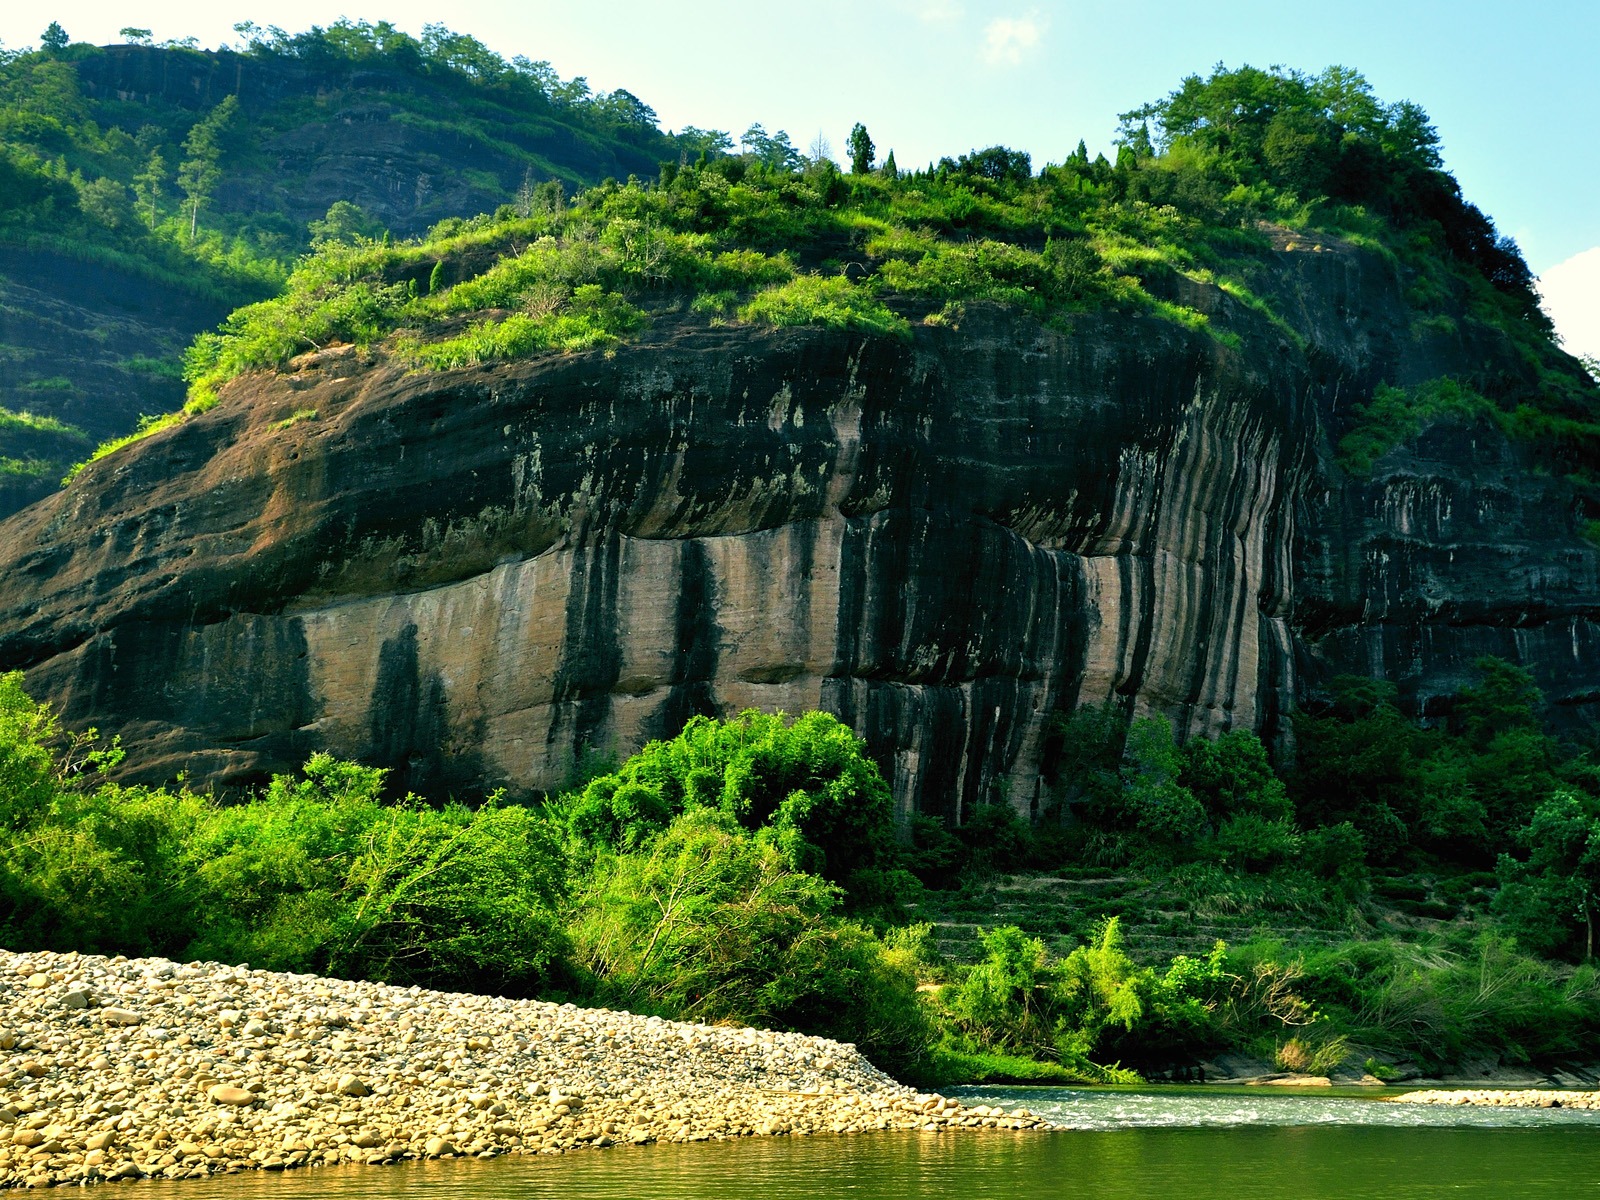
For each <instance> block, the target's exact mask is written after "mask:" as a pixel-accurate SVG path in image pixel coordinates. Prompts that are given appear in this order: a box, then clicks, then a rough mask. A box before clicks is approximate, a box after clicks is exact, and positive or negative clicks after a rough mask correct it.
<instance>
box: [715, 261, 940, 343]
mask: <svg viewBox="0 0 1600 1200" xmlns="http://www.w3.org/2000/svg"><path fill="white" fill-rule="evenodd" d="M739 318H740V319H741V320H744V321H760V322H763V323H765V324H767V325H774V326H780V327H781V326H787V325H823V326H827V327H828V328H832V329H858V330H862V331H863V332H866V333H876V334H881V335H884V336H888V337H897V338H909V337H910V336H911V325H910V323H909V322H908V321H907V320H906V319H905V318H904V317H901V316H898V315H896V314H895V313H892V312H890V311H889V309H888V308H887V307H886V306H885V305H884V304H883V302H882V301H880V300H878V299H877V298H876V297H874V296H873V295H872V294H871V293H870V292H869V291H867V290H866V289H865V288H862V287H858V286H857V285H855V284H853V283H851V282H850V281H849V280H848V279H846V278H845V277H844V276H842V275H833V276H822V275H799V276H796V277H795V278H794V279H792V280H791V281H789V282H788V283H785V284H780V285H779V286H777V287H774V288H769V289H767V290H766V291H764V292H761V293H759V294H758V295H757V296H756V297H755V299H753V300H751V301H750V303H748V304H746V305H745V306H744V307H743V308H741V309H740V310H739Z"/></svg>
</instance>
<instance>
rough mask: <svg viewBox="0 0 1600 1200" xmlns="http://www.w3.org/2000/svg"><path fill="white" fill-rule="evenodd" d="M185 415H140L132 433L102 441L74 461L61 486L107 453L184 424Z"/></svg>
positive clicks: (176, 413)
mask: <svg viewBox="0 0 1600 1200" xmlns="http://www.w3.org/2000/svg"><path fill="white" fill-rule="evenodd" d="M184 416H185V414H184V413H181V412H173V413H164V414H162V415H160V416H143V417H140V418H139V425H138V428H136V429H135V430H134V431H133V432H132V433H125V434H123V435H122V436H121V437H118V438H112V439H111V440H110V441H106V442H101V443H100V445H98V446H97V447H95V451H94V453H93V454H91V455H89V457H88V458H87V459H85V460H84V461H83V462H80V463H74V464H73V465H72V467H71V468H70V469H69V470H68V471H67V473H66V474H65V475H64V476H62V479H61V486H62V487H66V486H67V485H68V484H70V483H71V482H72V481H73V480H74V479H76V478H77V477H78V476H79V475H80V474H81V473H82V472H83V469H84V468H85V467H87V466H88V465H89V464H90V463H96V462H99V461H100V460H101V459H102V458H105V457H106V455H108V454H115V453H116V452H117V451H118V450H121V449H122V448H123V447H124V446H131V445H133V443H135V442H138V441H143V440H144V439H145V438H147V437H149V436H150V435H151V434H156V433H160V432H161V431H162V430H163V429H171V428H172V427H173V426H174V425H180V424H182V423H183V420H184Z"/></svg>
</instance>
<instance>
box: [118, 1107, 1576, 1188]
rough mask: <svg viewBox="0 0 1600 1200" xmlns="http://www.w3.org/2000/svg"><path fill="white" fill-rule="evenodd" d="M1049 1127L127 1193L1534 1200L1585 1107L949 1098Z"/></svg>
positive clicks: (599, 1154) (1549, 1183) (639, 1152)
mask: <svg viewBox="0 0 1600 1200" xmlns="http://www.w3.org/2000/svg"><path fill="white" fill-rule="evenodd" d="M957 1094H959V1095H960V1096H961V1098H962V1100H963V1101H964V1102H966V1103H969V1104H980V1103H1003V1104H1005V1105H1007V1106H1008V1107H1014V1106H1016V1105H1018V1104H1025V1105H1026V1106H1027V1107H1029V1108H1031V1109H1032V1110H1033V1111H1034V1112H1036V1113H1039V1114H1041V1115H1044V1116H1048V1117H1050V1118H1051V1119H1052V1120H1054V1121H1057V1122H1058V1123H1061V1124H1066V1125H1070V1126H1072V1127H1073V1128H1072V1129H1071V1130H1070V1131H1068V1132H1062V1133H1044V1134H1040V1133H1023V1134H1010V1133H995V1132H992V1131H985V1132H960V1133H943V1134H858V1135H854V1136H849V1137H810V1138H788V1137H779V1138H751V1139H747V1140H741V1141H736V1142H706V1143H699V1144H690V1145H652V1146H643V1147H629V1148H620V1149H615V1150H610V1151H586V1152H582V1153H577V1154H567V1155H562V1156H559V1157H556V1156H550V1157H533V1158H522V1157H517V1156H512V1157H506V1158H499V1159H495V1160H492V1161H484V1162H479V1161H475V1160H467V1161H443V1162H426V1163H409V1164H404V1165H399V1166H393V1167H388V1168H377V1167H360V1166H352V1167H338V1168H322V1169H318V1170H311V1171H294V1172H288V1173H286V1174H283V1175H276V1174H273V1175H267V1174H247V1175H235V1176H225V1177H218V1178H215V1179H211V1180H201V1181H195V1182H180V1183H167V1182H159V1183H146V1184H140V1185H137V1187H136V1189H135V1191H134V1192H133V1193H131V1194H132V1195H134V1196H136V1197H137V1198H139V1200H401V1198H402V1197H403V1198H404V1200H543V1198H545V1197H549V1198H551V1200H723V1198H727V1200H733V1198H736V1197H737V1198H744V1197H750V1198H753V1200H825V1198H827V1197H833V1196H845V1197H862V1198H864V1200H923V1198H930V1200H931V1198H933V1197H941V1198H943V1197H951V1198H956V1200H1033V1198H1036V1197H1037V1198H1040V1200H1043V1198H1046V1197H1051V1198H1053V1197H1063V1198H1066V1197H1071V1198H1073V1200H1113V1198H1114V1200H1144V1198H1146V1197H1149V1198H1151V1200H1155V1198H1159V1200H1213V1198H1226V1200H1278V1198H1280V1197H1281V1198H1284V1200H1288V1198H1290V1197H1293V1198H1294V1200H1334V1198H1338V1200H1363V1198H1366V1197H1372V1198H1374V1200H1376V1198H1378V1197H1384V1198H1385V1200H1395V1198H1401V1200H1428V1198H1432V1197H1441V1198H1443V1197H1450V1198H1451V1200H1466V1198H1477V1197H1484V1198H1491V1197H1492V1198H1493V1200H1539V1198H1542V1197H1557V1196H1559V1197H1562V1198H1563V1200H1570V1198H1571V1197H1573V1196H1574V1195H1580V1194H1581V1195H1588V1194H1591V1193H1592V1192H1593V1191H1594V1190H1595V1188H1596V1186H1597V1180H1600V1113H1591V1112H1577V1111H1574V1110H1571V1109H1494V1108H1464V1107H1460V1108H1458V1107H1443V1108H1441V1107H1434V1106H1423V1105H1393V1104H1385V1103H1382V1102H1381V1101H1379V1100H1377V1099H1374V1098H1373V1096H1372V1094H1371V1093H1370V1092H1364V1093H1359V1094H1351V1093H1338V1092H1330V1091H1328V1090H1327V1089H1323V1090H1321V1091H1319V1092H1316V1093H1312V1094H1280V1093H1276V1092H1270V1091H1263V1090H1261V1089H1254V1088H1251V1089H1245V1088H1239V1089H1224V1088H1204V1089H1201V1088H1163V1089H1159V1090H1135V1089H1115V1088H1105V1089H1067V1088H1001V1089H959V1090H958V1093H957Z"/></svg>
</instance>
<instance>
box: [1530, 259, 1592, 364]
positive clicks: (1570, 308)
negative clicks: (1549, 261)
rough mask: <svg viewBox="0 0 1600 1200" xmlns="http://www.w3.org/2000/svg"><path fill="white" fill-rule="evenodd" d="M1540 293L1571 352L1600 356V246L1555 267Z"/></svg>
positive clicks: (1542, 278) (1542, 282) (1543, 279)
mask: <svg viewBox="0 0 1600 1200" xmlns="http://www.w3.org/2000/svg"><path fill="white" fill-rule="evenodd" d="M1539 294H1540V295H1541V296H1542V297H1543V298H1544V310H1545V312H1547V313H1549V314H1550V319H1551V320H1552V321H1554V322H1555V325H1556V332H1557V333H1559V334H1560V335H1561V344H1562V346H1563V347H1565V349H1566V351H1567V353H1568V354H1588V355H1593V356H1595V357H1597V358H1600V246H1596V247H1594V248H1593V249H1592V250H1585V251H1583V253H1581V254H1575V255H1573V256H1572V257H1571V258H1569V259H1567V261H1566V262H1563V263H1557V264H1556V265H1555V266H1553V267H1551V268H1550V269H1549V270H1548V271H1546V272H1545V273H1544V274H1543V275H1541V276H1540V277H1539Z"/></svg>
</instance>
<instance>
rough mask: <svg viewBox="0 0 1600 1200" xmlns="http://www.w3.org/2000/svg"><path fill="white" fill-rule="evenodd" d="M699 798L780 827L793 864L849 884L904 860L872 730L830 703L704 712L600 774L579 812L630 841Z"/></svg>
mask: <svg viewBox="0 0 1600 1200" xmlns="http://www.w3.org/2000/svg"><path fill="white" fill-rule="evenodd" d="M699 808H714V809H717V810H719V811H721V812H723V813H725V814H726V815H727V816H729V817H731V818H732V819H733V820H735V821H737V822H738V823H739V824H740V825H741V826H742V827H743V828H745V829H748V830H751V831H757V830H765V831H769V832H770V835H771V838H772V842H773V845H774V846H775V847H776V848H777V850H778V851H779V852H780V853H782V854H783V855H784V856H785V859H786V860H787V861H788V862H789V863H790V865H791V866H792V867H794V868H795V869H797V870H801V871H808V872H812V873H814V874H818V875H821V876H823V877H824V878H826V879H828V880H830V881H832V882H834V883H836V884H840V885H843V886H844V887H846V888H847V889H848V890H850V891H855V890H857V888H858V887H859V886H861V885H863V884H868V885H871V884H874V883H876V882H877V881H876V880H875V879H874V878H873V873H874V872H878V871H882V870H884V869H886V868H890V867H892V866H893V865H894V857H895V856H894V853H893V847H894V810H893V802H892V800H891V798H890V795H889V788H888V785H887V784H885V783H884V781H883V777H882V776H881V775H880V774H879V773H878V768H877V765H876V764H875V763H874V762H873V761H872V760H871V759H870V758H868V757H867V755H866V751H865V747H864V746H863V744H862V742H861V739H860V738H858V737H856V735H855V734H854V733H853V732H852V731H851V730H850V728H849V727H848V726H845V725H842V724H840V723H839V721H838V720H837V719H836V718H834V717H832V716H829V715H828V714H826V713H819V712H812V713H807V714H805V715H804V716H801V717H798V718H796V719H794V720H793V721H790V720H788V719H787V718H785V717H784V716H783V714H781V713H780V714H773V715H769V714H765V713H759V712H755V711H753V710H752V711H749V712H744V713H741V714H740V715H739V716H738V717H737V718H735V719H733V720H729V721H713V720H711V719H709V718H706V717H696V718H694V719H692V720H690V721H689V723H688V724H687V725H685V726H684V728H683V732H682V733H680V734H679V735H678V736H677V737H675V738H673V739H671V740H670V741H665V742H651V743H650V744H649V745H647V746H645V747H644V749H642V750H640V751H639V753H638V754H636V755H634V756H633V757H632V758H630V759H629V760H628V761H627V762H626V763H624V764H623V765H622V767H621V768H620V769H619V770H618V771H616V772H614V773H612V774H609V775H603V776H601V777H599V778H597V779H595V780H593V781H592V782H590V783H589V784H588V786H587V787H585V788H584V790H583V791H582V793H580V794H579V795H578V796H576V797H575V798H574V799H573V801H572V804H571V808H570V810H569V816H568V821H569V824H570V827H571V829H572V831H573V833H574V834H575V835H576V836H577V837H578V838H580V839H581V840H582V841H584V842H586V843H589V844H591V845H595V846H602V847H607V848H611V849H629V848H632V847H636V846H641V845H643V844H645V842H647V841H648V840H649V839H650V838H651V837H653V836H655V835H656V834H657V833H658V832H660V831H661V830H662V829H663V828H665V826H666V825H667V823H668V822H669V821H670V820H671V819H672V818H673V817H675V816H676V815H677V814H679V813H682V812H685V811H688V810H692V809H699ZM873 890H876V889H875V888H874V889H873ZM874 898H875V897H874ZM858 899H859V898H858Z"/></svg>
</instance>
